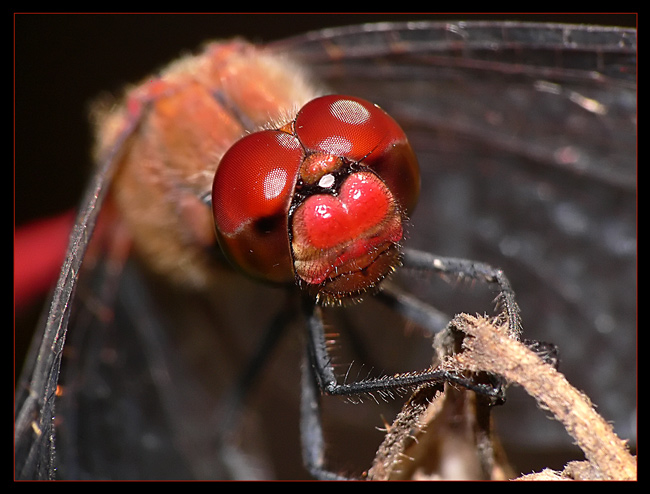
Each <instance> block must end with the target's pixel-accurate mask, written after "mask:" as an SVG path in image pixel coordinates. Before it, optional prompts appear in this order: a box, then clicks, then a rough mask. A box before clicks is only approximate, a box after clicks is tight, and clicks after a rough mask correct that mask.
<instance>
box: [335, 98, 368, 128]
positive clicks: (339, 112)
mask: <svg viewBox="0 0 650 494" xmlns="http://www.w3.org/2000/svg"><path fill="white" fill-rule="evenodd" d="M330 112H331V113H332V115H334V117H335V118H337V119H338V120H340V121H341V122H345V123H348V124H352V125H361V124H363V123H365V122H367V121H368V119H370V112H369V111H368V110H367V109H366V108H365V107H364V106H363V105H361V104H360V103H357V102H356V101H351V100H349V99H341V100H338V101H335V102H334V103H332V105H331V106H330Z"/></svg>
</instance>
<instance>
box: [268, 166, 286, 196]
mask: <svg viewBox="0 0 650 494" xmlns="http://www.w3.org/2000/svg"><path fill="white" fill-rule="evenodd" d="M286 183H287V171H286V170H284V169H283V168H275V169H273V170H271V173H269V174H268V175H267V176H266V177H264V197H265V198H266V199H269V200H270V199H275V198H276V197H278V196H279V195H280V194H282V191H283V190H284V186H285V185H286Z"/></svg>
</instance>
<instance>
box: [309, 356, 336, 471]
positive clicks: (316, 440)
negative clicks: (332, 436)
mask: <svg viewBox="0 0 650 494" xmlns="http://www.w3.org/2000/svg"><path fill="white" fill-rule="evenodd" d="M300 440H301V444H302V461H303V464H304V465H305V467H306V468H307V470H308V471H309V473H311V475H312V476H313V477H315V478H317V479H321V480H346V478H345V477H341V476H340V475H337V474H335V473H333V472H330V471H328V470H327V469H326V468H325V442H324V440H323V426H322V422H321V409H320V392H319V389H318V386H317V384H316V380H315V373H314V372H313V370H312V363H311V362H310V359H309V358H305V359H304V362H303V368H302V380H301V395H300Z"/></svg>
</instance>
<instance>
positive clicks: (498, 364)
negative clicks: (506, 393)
mask: <svg viewBox="0 0 650 494" xmlns="http://www.w3.org/2000/svg"><path fill="white" fill-rule="evenodd" d="M452 324H453V325H454V326H455V327H456V328H457V329H458V330H460V331H462V332H463V333H465V334H466V335H467V336H469V337H468V338H467V337H466V338H465V340H464V348H465V351H462V352H460V353H458V354H456V355H454V356H453V357H452V358H451V364H452V366H454V367H456V366H458V368H459V369H468V370H471V371H475V372H479V371H485V372H490V373H494V374H498V375H501V376H503V377H505V378H506V379H507V380H508V382H510V383H513V384H518V385H519V386H521V387H522V388H524V389H525V391H526V392H527V393H528V394H530V395H531V396H532V397H534V398H535V400H536V401H537V402H538V403H539V404H540V406H543V407H545V408H547V409H548V410H549V411H551V412H552V413H553V415H554V416H555V418H556V419H557V420H558V421H560V422H561V423H562V424H563V425H564V427H565V429H566V431H567V432H568V433H569V434H570V435H571V436H572V437H573V438H574V439H575V441H576V443H577V444H578V446H579V447H580V448H581V449H582V451H583V452H584V454H585V457H586V459H587V460H588V461H589V463H590V466H591V467H592V469H595V470H593V471H596V472H598V474H597V476H598V477H600V478H603V479H617V480H631V479H636V478H637V465H636V459H635V457H634V456H632V455H631V454H630V453H629V451H628V448H627V445H626V443H625V441H623V440H621V439H620V438H619V437H618V436H617V435H616V434H615V433H614V430H613V428H612V426H611V425H610V424H609V423H608V422H606V421H605V420H604V419H603V418H602V417H601V416H600V415H599V414H598V413H596V411H595V410H594V407H593V405H592V403H591V401H590V400H589V398H588V397H587V396H585V395H584V394H583V393H581V392H580V391H578V390H577V389H575V388H574V387H573V386H571V384H569V382H568V381H567V380H566V378H565V377H564V375H563V374H561V373H560V372H558V371H557V370H556V369H555V368H554V367H552V366H551V365H548V364H546V363H545V362H544V361H543V360H542V359H541V358H539V356H538V355H536V354H535V353H534V352H532V351H531V350H530V349H529V348H527V347H526V346H525V345H523V344H522V343H520V342H519V341H515V340H513V339H511V338H509V337H508V336H507V334H506V331H505V328H500V327H497V326H494V325H493V324H492V323H491V322H490V321H488V320H487V319H482V318H476V317H471V316H468V315H465V314H463V315H459V316H457V317H456V318H455V319H454V321H453V323H452Z"/></svg>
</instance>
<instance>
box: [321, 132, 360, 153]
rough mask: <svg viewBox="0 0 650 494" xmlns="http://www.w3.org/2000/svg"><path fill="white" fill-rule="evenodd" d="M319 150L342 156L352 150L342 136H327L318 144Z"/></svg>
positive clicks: (348, 142)
mask: <svg viewBox="0 0 650 494" xmlns="http://www.w3.org/2000/svg"><path fill="white" fill-rule="evenodd" d="M318 147H319V149H321V150H323V151H326V152H328V153H330V154H334V155H338V156H341V155H344V154H346V153H349V152H350V151H351V150H352V143H351V142H350V140H349V139H346V138H345V137H343V136H329V137H326V138H325V139H323V140H322V141H321V142H320V143H319V146H318Z"/></svg>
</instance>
